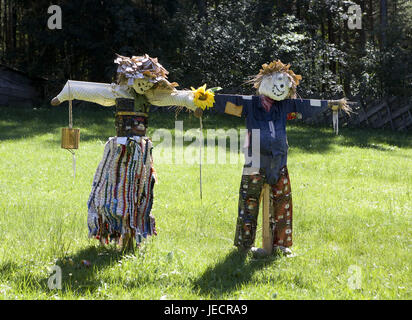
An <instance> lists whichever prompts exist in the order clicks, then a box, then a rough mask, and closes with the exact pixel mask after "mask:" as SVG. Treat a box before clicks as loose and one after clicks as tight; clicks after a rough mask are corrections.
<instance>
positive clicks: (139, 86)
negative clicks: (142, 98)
mask: <svg viewBox="0 0 412 320" xmlns="http://www.w3.org/2000/svg"><path fill="white" fill-rule="evenodd" d="M153 85H154V83H152V82H150V81H148V80H146V79H134V81H133V89H134V90H135V91H136V92H137V93H139V94H143V93H144V92H145V91H147V90H149V89H150V88H151V87H153Z"/></svg>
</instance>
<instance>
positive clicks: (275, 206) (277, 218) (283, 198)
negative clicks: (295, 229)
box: [235, 166, 292, 248]
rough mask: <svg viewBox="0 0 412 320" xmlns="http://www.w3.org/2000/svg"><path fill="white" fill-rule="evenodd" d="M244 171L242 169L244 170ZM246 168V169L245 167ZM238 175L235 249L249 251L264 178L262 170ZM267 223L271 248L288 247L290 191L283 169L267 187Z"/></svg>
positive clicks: (286, 171)
mask: <svg viewBox="0 0 412 320" xmlns="http://www.w3.org/2000/svg"><path fill="white" fill-rule="evenodd" d="M245 169H246V168H245ZM248 169H250V168H248ZM245 171H246V170H244V172H243V175H242V181H241V184H240V191H239V211H238V218H237V225H236V235H235V246H237V247H242V248H250V247H252V246H253V244H254V242H255V237H256V228H257V219H258V215H259V202H260V198H261V195H262V190H263V184H264V183H265V175H264V173H263V172H262V171H260V172H252V173H251V174H245ZM270 189H271V192H270V202H269V215H270V218H269V221H270V229H271V230H272V232H273V234H272V235H273V237H272V238H273V246H274V247H275V246H283V247H290V246H292V192H291V188H290V179H289V174H288V169H287V167H286V166H285V167H283V168H282V169H281V170H280V176H279V179H278V181H277V182H276V184H273V185H270Z"/></svg>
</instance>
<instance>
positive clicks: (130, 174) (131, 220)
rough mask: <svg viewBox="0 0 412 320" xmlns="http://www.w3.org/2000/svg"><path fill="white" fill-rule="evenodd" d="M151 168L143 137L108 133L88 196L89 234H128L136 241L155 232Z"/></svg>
mask: <svg viewBox="0 0 412 320" xmlns="http://www.w3.org/2000/svg"><path fill="white" fill-rule="evenodd" d="M154 183H155V171H154V168H153V162H152V142H151V141H150V140H149V139H148V138H147V137H139V136H134V137H128V138H125V137H122V138H117V137H112V138H110V139H109V140H108V141H107V143H106V145H105V148H104V153H103V159H102V160H101V161H100V164H99V166H98V168H97V170H96V173H95V175H94V178H93V185H92V190H91V193H90V197H89V200H88V204H87V205H88V218H87V224H88V228H89V237H95V238H97V239H101V240H105V241H106V243H107V242H108V241H109V240H116V241H118V240H119V239H120V237H121V236H124V235H131V236H133V237H134V238H135V239H136V243H137V244H139V243H140V242H141V241H142V240H143V239H144V238H147V236H150V235H156V228H155V219H154V217H153V215H151V213H150V212H151V209H152V204H153V187H154Z"/></svg>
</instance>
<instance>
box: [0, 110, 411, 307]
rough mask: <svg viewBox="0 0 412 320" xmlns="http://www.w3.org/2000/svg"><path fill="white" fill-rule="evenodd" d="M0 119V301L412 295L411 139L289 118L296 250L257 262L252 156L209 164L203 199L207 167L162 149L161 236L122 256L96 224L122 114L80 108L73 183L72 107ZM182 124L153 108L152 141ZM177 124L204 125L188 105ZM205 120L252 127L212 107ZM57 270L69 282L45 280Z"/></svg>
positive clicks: (9, 113)
mask: <svg viewBox="0 0 412 320" xmlns="http://www.w3.org/2000/svg"><path fill="white" fill-rule="evenodd" d="M0 119H1V120H0V159H1V161H0V299H1V298H4V299H57V298H61V299H79V298H86V299H160V298H161V297H162V298H164V299H410V298H411V272H410V269H411V267H412V266H411V262H410V261H412V259H411V258H412V257H411V253H410V249H411V238H410V234H411V212H412V202H411V198H412V194H411V186H412V182H411V181H412V170H411V165H412V143H411V135H410V134H405V133H393V132H387V131H372V130H366V129H365V130H363V129H342V130H340V135H339V136H335V135H334V134H333V132H332V130H331V129H330V128H324V127H310V126H307V125H301V124H298V123H295V122H290V127H289V129H288V137H289V145H290V155H289V160H288V167H289V171H290V176H291V181H292V192H293V204H294V246H293V250H294V252H295V254H296V256H295V257H293V258H285V257H270V258H266V259H254V258H253V257H252V256H250V255H249V256H246V257H243V256H241V255H239V254H238V253H237V251H236V250H235V249H234V247H233V237H234V231H235V230H234V229H235V223H236V217H237V201H238V190H239V183H240V177H241V172H242V164H243V163H242V161H240V162H238V163H236V164H230V163H226V164H207V163H204V164H203V168H202V180H203V201H200V198H199V166H198V164H197V163H194V164H190V165H188V164H184V163H183V164H179V165H171V164H167V163H160V161H159V163H156V159H158V158H159V156H160V155H159V154H158V150H157V149H156V147H155V148H154V150H153V152H154V159H155V168H156V170H157V173H158V177H159V182H158V184H157V185H156V186H155V200H154V206H153V214H154V216H155V217H156V223H157V230H158V233H159V234H158V236H156V237H153V238H151V239H149V240H148V241H147V242H146V243H145V244H144V245H143V247H142V248H140V249H139V250H137V251H136V252H134V253H130V254H121V253H119V252H118V250H117V248H116V247H115V246H114V245H109V246H106V247H99V245H98V244H97V242H96V240H93V239H88V238H87V226H86V218H87V206H86V203H87V199H88V197H89V192H90V188H91V182H92V179H93V175H94V171H95V169H96V167H97V165H98V163H99V161H100V159H101V156H102V153H103V147H104V143H105V142H106V140H107V138H108V137H109V136H114V135H115V131H114V127H113V126H114V122H113V110H112V109H110V108H100V109H99V110H93V109H90V108H89V109H87V108H85V109H80V108H75V113H74V121H75V126H78V127H80V128H81V144H80V148H79V150H77V152H76V157H77V172H76V179H75V180H73V175H72V158H71V155H70V154H69V153H68V152H67V151H65V150H62V149H60V127H64V126H66V125H67V124H66V123H67V110H66V109H65V108H64V107H62V108H56V109H51V108H41V109H37V110H30V109H13V110H12V109H0ZM175 120H176V118H175V114H173V113H153V114H152V115H151V117H150V130H149V135H152V134H153V133H154V130H155V129H158V128H166V129H174V126H175V122H174V121H175ZM177 120H181V121H183V123H184V130H186V129H190V128H198V125H199V120H198V119H196V118H194V117H193V116H191V115H189V114H187V113H181V114H179V115H178V116H177ZM203 125H204V129H205V130H207V129H213V128H216V129H217V128H224V129H225V130H227V129H229V128H232V127H233V128H236V129H237V130H238V129H240V128H243V122H242V121H241V120H239V119H233V118H230V117H225V116H221V115H212V114H210V115H207V116H206V117H205V119H204V122H203ZM172 134H173V135H174V132H173V131H172ZM155 145H157V143H155ZM184 148H186V149H187V148H190V147H189V146H185V147H184ZM186 149H185V150H186ZM166 151H170V152H173V150H172V149H170V150H166ZM227 159H228V154H227ZM260 244H261V229H260V226H259V231H258V237H257V245H260ZM82 260H87V261H90V263H91V266H90V267H87V266H85V265H84V264H83V263H82ZM54 265H58V266H60V267H61V269H62V272H63V275H62V276H63V279H62V280H63V281H62V290H50V289H49V288H48V285H47V281H48V278H49V276H50V272H49V268H50V267H52V266H54ZM351 266H357V267H358V268H359V270H360V277H361V285H360V288H359V289H352V288H351V287H350V286H349V281H350V277H351V276H352V274H351V272H350V267H351Z"/></svg>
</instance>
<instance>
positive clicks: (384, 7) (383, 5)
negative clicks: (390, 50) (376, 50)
mask: <svg viewBox="0 0 412 320" xmlns="http://www.w3.org/2000/svg"><path fill="white" fill-rule="evenodd" d="M380 11H381V48H382V49H383V48H385V47H386V28H387V24H388V4H387V0H380Z"/></svg>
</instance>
